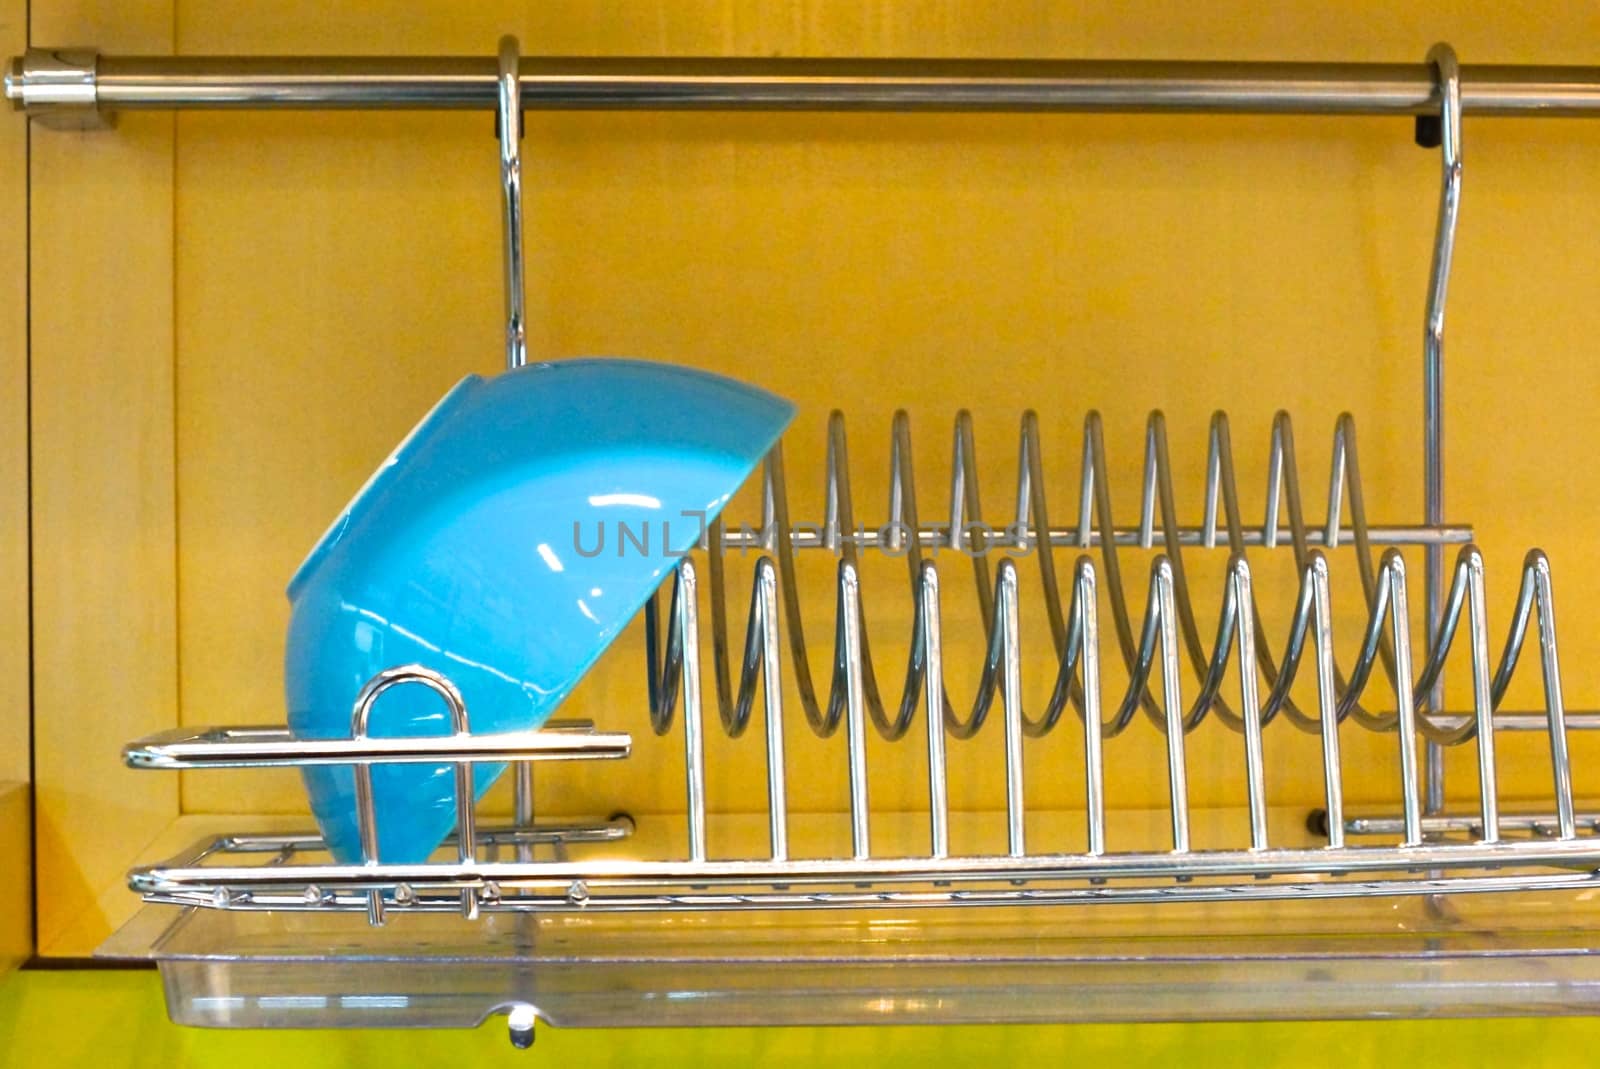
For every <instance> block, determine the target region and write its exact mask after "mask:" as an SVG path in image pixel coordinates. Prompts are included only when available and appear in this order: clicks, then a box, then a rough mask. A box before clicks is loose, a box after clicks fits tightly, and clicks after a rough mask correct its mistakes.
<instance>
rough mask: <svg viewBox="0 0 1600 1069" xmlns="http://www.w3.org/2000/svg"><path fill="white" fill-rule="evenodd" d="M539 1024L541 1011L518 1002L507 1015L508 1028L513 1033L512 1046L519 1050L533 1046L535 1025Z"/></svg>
mask: <svg viewBox="0 0 1600 1069" xmlns="http://www.w3.org/2000/svg"><path fill="white" fill-rule="evenodd" d="M538 1022H539V1011H538V1010H536V1009H534V1008H533V1007H532V1006H530V1005H529V1004H528V1003H526V1002H518V1003H516V1004H515V1005H513V1006H512V1007H511V1009H510V1010H509V1011H508V1012H507V1013H506V1027H507V1028H508V1029H509V1030H510V1032H511V1045H512V1046H513V1047H516V1048H517V1049H518V1050H527V1049H528V1048H529V1047H531V1046H533V1029H534V1025H536V1024H538Z"/></svg>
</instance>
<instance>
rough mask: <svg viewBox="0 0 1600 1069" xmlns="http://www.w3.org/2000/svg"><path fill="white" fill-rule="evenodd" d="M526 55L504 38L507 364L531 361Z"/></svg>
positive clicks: (501, 126) (500, 126) (501, 111)
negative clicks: (525, 214) (526, 299)
mask: <svg viewBox="0 0 1600 1069" xmlns="http://www.w3.org/2000/svg"><path fill="white" fill-rule="evenodd" d="M521 72H522V55H521V49H520V47H519V46H518V45H517V39H516V38H515V37H513V36H511V35H510V34H507V35H506V36H504V37H502V38H500V73H499V77H498V79H497V82H496V85H497V89H498V93H499V102H498V104H497V106H496V115H495V119H496V133H497V135H498V136H499V138H500V205H501V208H502V210H503V212H502V216H501V222H502V229H503V234H502V236H503V239H504V240H503V243H502V244H503V248H504V253H505V256H504V259H505V290H506V368H507V370H515V369H516V368H519V367H522V366H523V365H524V364H526V363H527V362H528V326H527V323H528V321H527V315H526V312H525V310H524V308H523V298H522V73H521Z"/></svg>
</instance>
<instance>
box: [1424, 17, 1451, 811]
mask: <svg viewBox="0 0 1600 1069" xmlns="http://www.w3.org/2000/svg"><path fill="white" fill-rule="evenodd" d="M1428 63H1429V64H1430V65H1431V66H1432V67H1433V69H1434V71H1435V75H1436V77H1437V80H1438V86H1439V115H1438V126H1437V129H1436V130H1435V129H1433V128H1431V126H1430V124H1427V123H1424V122H1420V121H1419V122H1418V124H1417V142H1418V144H1421V145H1423V146H1425V147H1429V148H1431V147H1435V146H1437V147H1438V148H1439V150H1440V160H1441V164H1442V178H1441V182H1440V188H1439V217H1438V222H1437V224H1436V226H1435V229H1434V237H1433V263H1432V266H1431V267H1430V268H1429V273H1428V309H1427V320H1426V325H1425V331H1424V334H1423V341H1422V346H1423V349H1422V437H1423V454H1422V484H1423V491H1422V492H1423V511H1424V515H1423V522H1425V523H1427V524H1428V525H1430V526H1438V525H1440V524H1442V523H1443V522H1444V311H1445V297H1446V296H1447V295H1448V293H1449V287H1450V261H1451V258H1452V256H1453V255H1454V253H1455V246H1456V216H1457V215H1458V213H1459V212H1460V208H1461V65H1460V64H1459V63H1458V62H1457V61H1456V53H1455V49H1453V48H1451V47H1450V46H1449V45H1448V44H1445V43H1443V42H1440V43H1439V44H1436V45H1434V46H1433V47H1432V48H1430V49H1429V50H1428ZM1435 133H1437V137H1436V138H1435V137H1434V136H1433V135H1434V134H1435ZM1423 578H1424V596H1425V597H1426V599H1427V601H1426V606H1425V610H1424V611H1425V615H1426V618H1427V625H1428V630H1427V637H1428V645H1429V646H1430V647H1431V646H1432V645H1433V643H1434V639H1435V637H1436V636H1437V633H1438V627H1439V615H1440V602H1439V599H1440V595H1441V594H1442V593H1443V590H1444V547H1443V546H1439V545H1430V546H1429V547H1428V549H1427V555H1426V569H1425V571H1424V576H1423ZM1443 707H1444V684H1443V681H1442V680H1441V681H1440V682H1438V683H1436V684H1435V685H1434V687H1433V688H1432V689H1431V690H1430V692H1429V694H1428V709H1429V710H1430V711H1437V710H1439V709H1442V708H1443ZM1425 762H1426V770H1427V799H1426V802H1427V805H1426V808H1427V811H1428V812H1430V813H1435V812H1438V811H1439V810H1441V809H1442V808H1443V807H1444V753H1443V751H1442V750H1440V749H1439V747H1438V746H1436V745H1434V744H1432V743H1430V744H1429V745H1428V747H1427V752H1426V758H1425Z"/></svg>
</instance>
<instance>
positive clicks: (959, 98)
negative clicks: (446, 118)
mask: <svg viewBox="0 0 1600 1069" xmlns="http://www.w3.org/2000/svg"><path fill="white" fill-rule="evenodd" d="M520 69H521V74H522V103H523V106H524V108H527V109H584V108H590V109H615V110H628V109H706V110H756V111H764V110H785V109H793V110H820V111H833V110H837V111H850V110H861V111H1114V112H1140V111H1190V112H1210V111H1216V112H1266V113H1273V112H1276V113H1298V114H1324V113H1326V114H1335V113H1337V114H1370V115H1384V114H1390V115H1415V114H1419V113H1423V112H1428V113H1432V112H1436V111H1437V110H1438V100H1437V89H1436V81H1435V78H1434V74H1433V71H1432V68H1430V67H1429V66H1428V65H1427V64H1423V63H1401V64H1387V63H1230V62H1194V61H1157V60H1137V61H1105V60H971V59H962V60H953V59H773V58H766V59H760V58H647V57H533V58H524V59H523V60H522V62H521V68H520ZM496 74H497V67H496V61H495V60H494V59H493V58H492V57H488V56H485V57H482V58H473V57H445V56H406V57H400V56H371V57H356V56H251V57H245V56H99V55H96V54H94V53H92V52H78V51H67V50H52V49H39V48H35V49H30V50H28V52H27V53H26V54H24V55H23V56H20V57H17V58H15V59H13V60H12V61H11V64H10V66H9V69H8V71H7V73H6V75H5V94H6V97H7V98H8V99H10V100H11V102H12V103H13V105H14V106H16V107H18V108H20V109H22V110H26V111H49V110H52V109H55V110H72V109H77V110H84V109H98V110H101V111H114V110H119V109H126V108H156V109H176V108H183V109H189V108H245V109H250V108H396V109H440V108H479V109H484V110H488V109H491V108H493V107H494V106H495V104H496V100H497V85H496ZM1461 105H1462V110H1463V111H1464V112H1466V113H1468V114H1474V115H1526V114H1539V115H1594V114H1600V67H1570V66H1569V67H1556V66H1543V67H1541V66H1493V65H1485V66H1469V67H1464V68H1462V74H1461Z"/></svg>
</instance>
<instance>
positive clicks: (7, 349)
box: [0, 0, 33, 974]
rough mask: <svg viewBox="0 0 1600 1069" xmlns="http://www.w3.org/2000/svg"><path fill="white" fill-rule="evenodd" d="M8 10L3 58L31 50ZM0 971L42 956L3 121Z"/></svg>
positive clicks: (16, 162)
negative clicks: (36, 907)
mask: <svg viewBox="0 0 1600 1069" xmlns="http://www.w3.org/2000/svg"><path fill="white" fill-rule="evenodd" d="M27 39H28V27H27V5H26V4H25V3H23V2H21V0H5V2H4V3H0V52H6V53H9V52H13V51H15V50H16V49H18V48H20V47H22V46H23V45H25V44H26V43H27ZM0 233H3V234H5V235H7V236H8V237H9V238H10V240H9V241H8V242H7V243H6V247H7V249H8V251H9V253H10V255H7V256H6V257H5V258H4V259H3V260H0V974H3V973H4V972H5V971H6V970H7V969H8V968H9V967H10V966H11V965H13V964H15V963H16V962H17V961H20V960H21V959H23V958H25V957H27V956H28V955H29V954H30V953H32V950H33V932H32V919H33V908H32V901H33V889H32V881H33V870H32V852H33V851H32V828H31V827H30V824H31V817H30V812H29V797H30V791H29V787H28V780H29V777H30V771H29V766H30V754H29V739H28V734H29V719H30V716H29V706H28V691H29V688H28V675H29V672H28V657H29V636H28V258H27V256H26V255H24V254H23V252H22V250H23V249H24V248H25V247H26V237H27V233H28V129H27V125H26V124H25V123H22V122H20V121H16V120H12V121H6V122H0Z"/></svg>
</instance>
